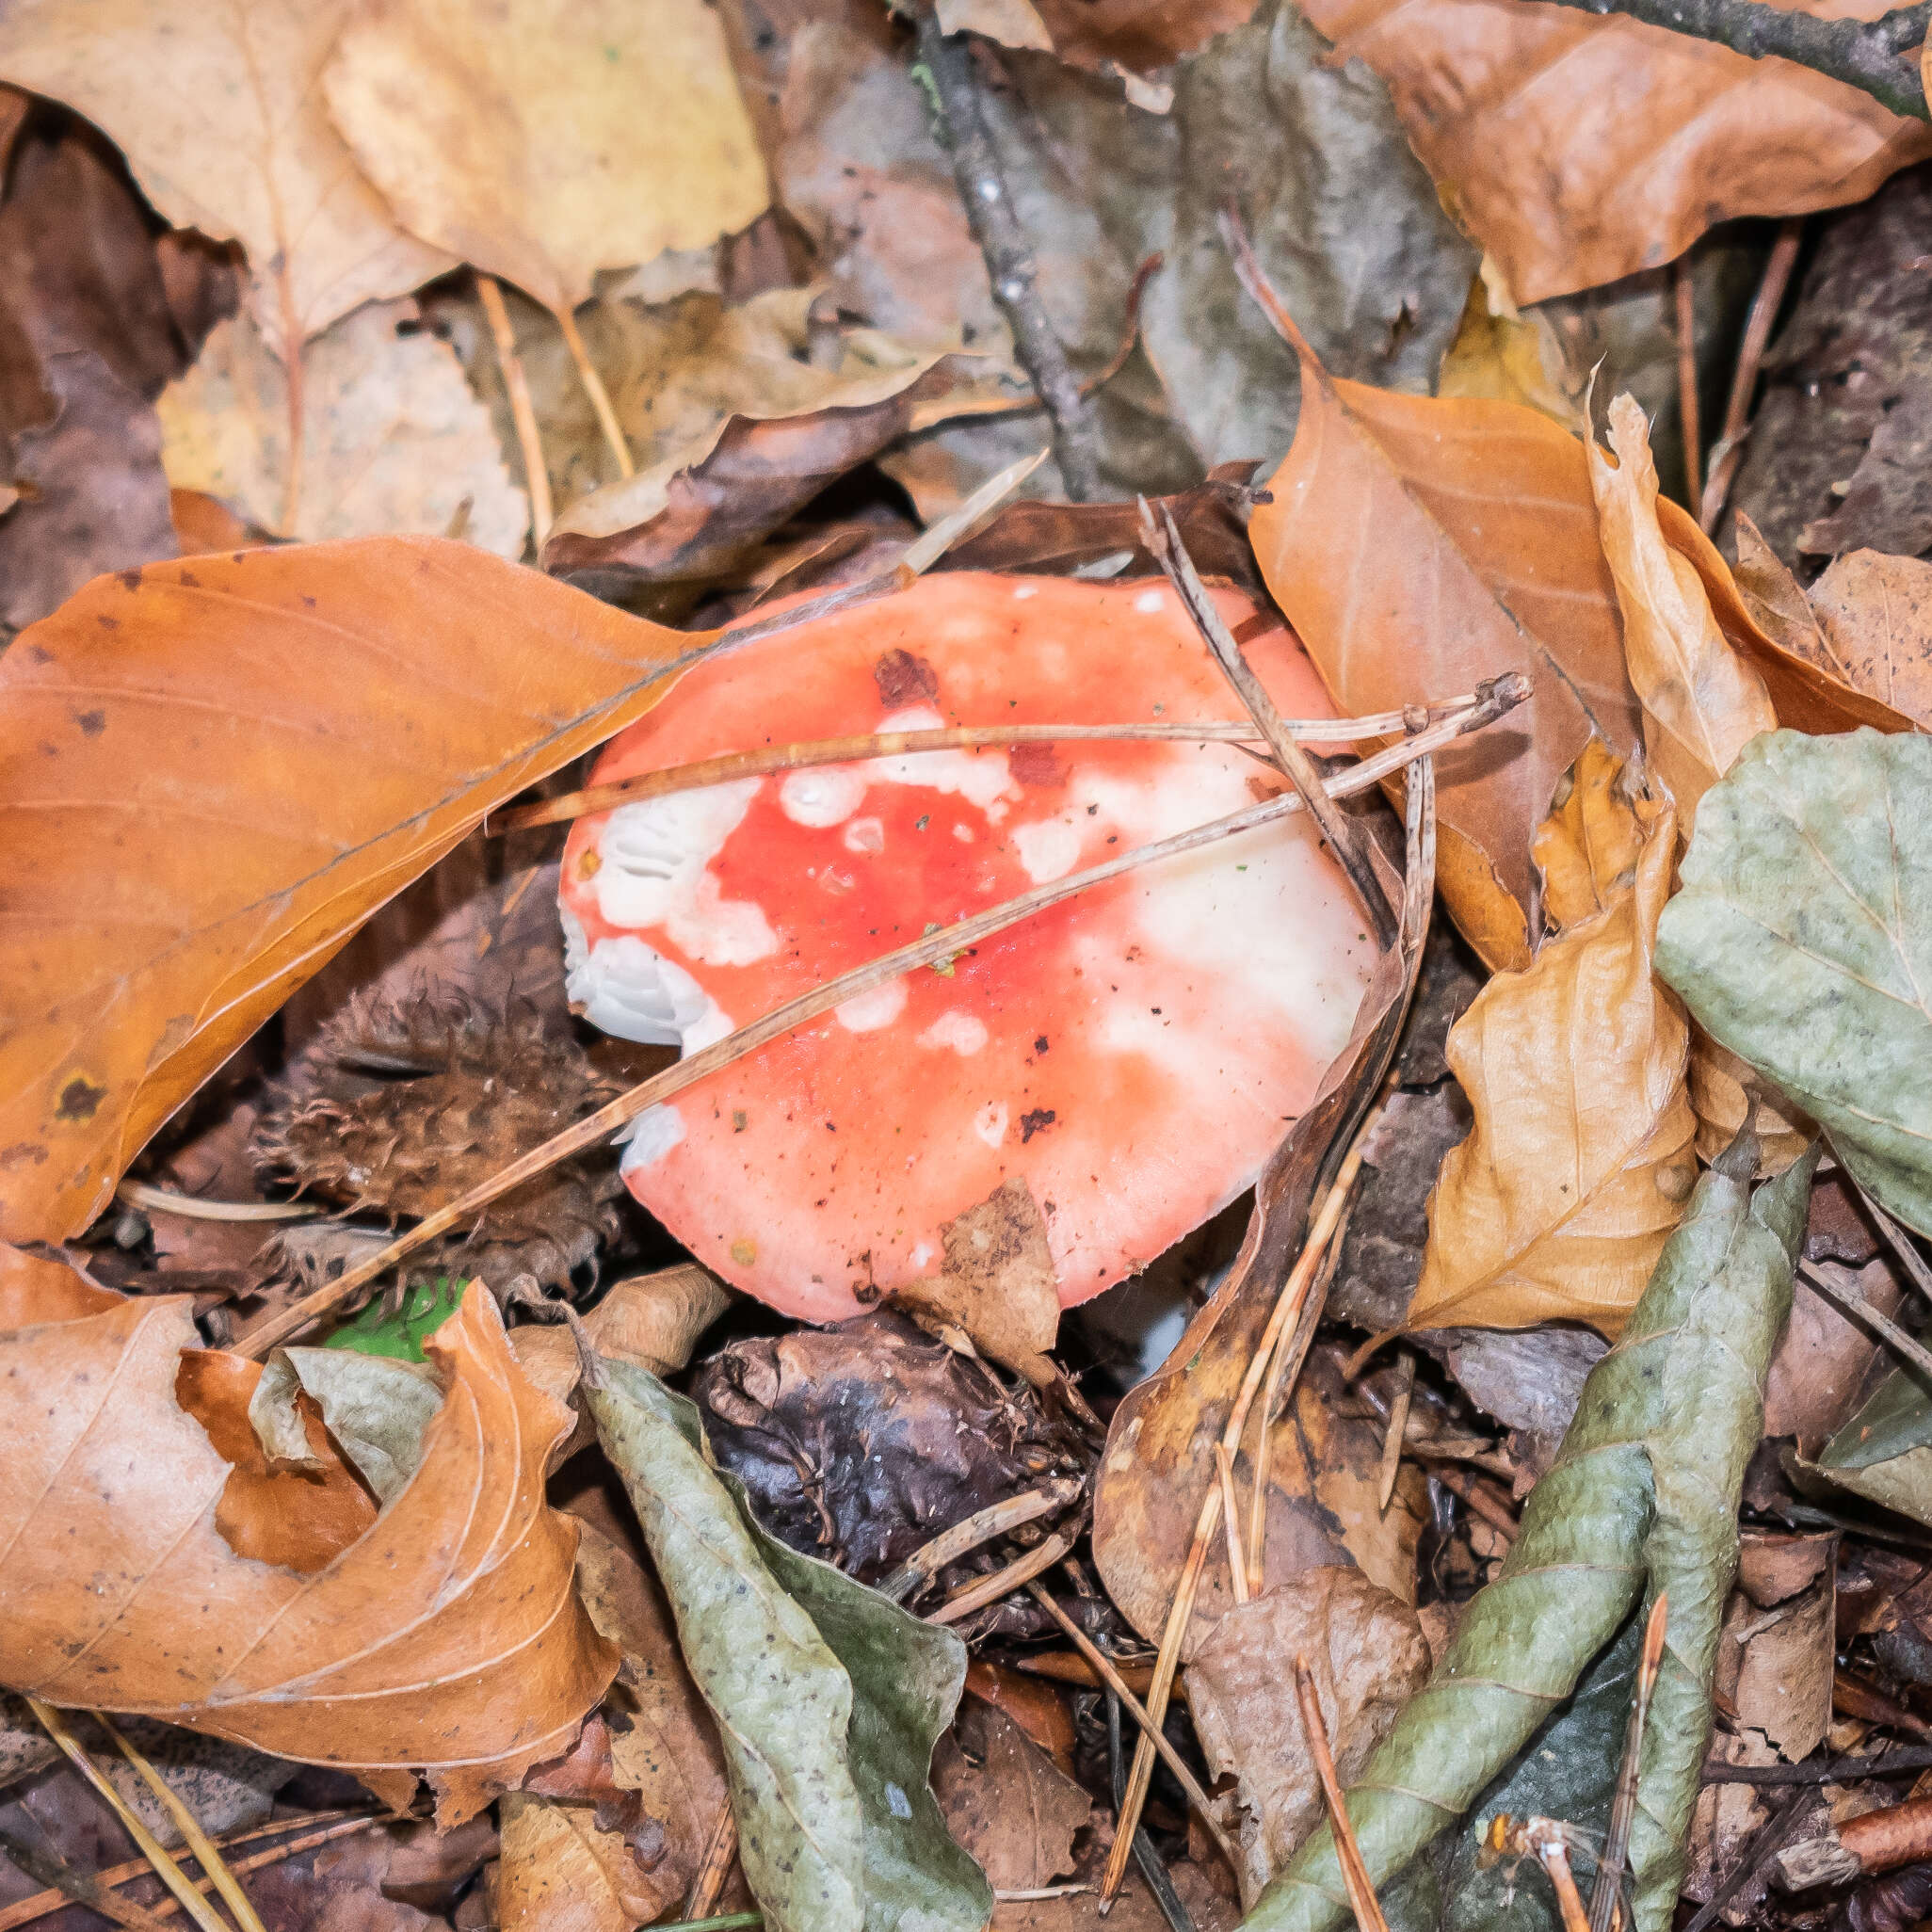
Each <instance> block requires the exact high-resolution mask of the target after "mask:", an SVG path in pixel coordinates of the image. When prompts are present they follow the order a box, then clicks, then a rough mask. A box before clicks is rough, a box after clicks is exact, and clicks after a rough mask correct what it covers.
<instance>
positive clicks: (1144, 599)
mask: <svg viewBox="0 0 1932 1932" xmlns="http://www.w3.org/2000/svg"><path fill="white" fill-rule="evenodd" d="M1166 602H1167V599H1166V598H1165V597H1164V596H1163V595H1162V594H1161V593H1160V592H1159V591H1158V590H1143V591H1142V592H1141V593H1140V595H1139V596H1138V597H1136V598H1135V600H1134V607H1135V610H1144V611H1155V610H1158V609H1160V607H1161V605H1162V604H1165V603H1166Z"/></svg>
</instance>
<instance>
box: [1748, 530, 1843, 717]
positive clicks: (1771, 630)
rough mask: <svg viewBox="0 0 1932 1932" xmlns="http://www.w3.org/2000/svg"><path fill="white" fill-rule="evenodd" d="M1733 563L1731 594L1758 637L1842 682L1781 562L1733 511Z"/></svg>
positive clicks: (1814, 618) (1800, 590) (1801, 591)
mask: <svg viewBox="0 0 1932 1932" xmlns="http://www.w3.org/2000/svg"><path fill="white" fill-rule="evenodd" d="M1731 527H1732V534H1733V536H1734V537H1735V539H1736V543H1737V561H1736V562H1735V563H1734V564H1733V565H1732V566H1731V575H1732V577H1733V578H1734V579H1735V581H1736V584H1737V594H1738V596H1739V597H1740V598H1741V599H1742V600H1743V602H1744V607H1745V609H1746V610H1747V612H1749V614H1750V617H1751V620H1752V622H1754V623H1755V624H1756V625H1757V626H1758V628H1759V629H1760V630H1761V631H1763V633H1764V635H1765V636H1767V637H1769V638H1771V639H1772V640H1773V641H1774V642H1775V643H1777V644H1778V645H1779V647H1780V648H1781V649H1783V650H1785V651H1789V652H1791V653H1792V655H1793V656H1795V657H1802V658H1805V659H1807V660H1809V661H1810V662H1811V663H1812V664H1815V665H1816V666H1817V667H1818V668H1819V669H1821V670H1826V671H1829V672H1830V673H1831V674H1832V675H1833V676H1834V677H1840V678H1843V676H1844V674H1845V671H1844V666H1843V664H1842V663H1841V662H1840V661H1839V658H1838V655H1837V653H1836V652H1834V651H1833V650H1832V648H1831V644H1830V640H1829V639H1828V638H1827V636H1826V635H1825V632H1824V630H1823V628H1822V627H1821V626H1820V624H1819V622H1818V615H1817V612H1816V611H1815V610H1813V609H1812V607H1811V599H1810V598H1808V597H1807V596H1806V595H1805V588H1804V586H1803V585H1802V584H1800V583H1799V582H1798V580H1797V579H1796V578H1795V576H1793V575H1792V573H1791V572H1790V571H1789V570H1787V569H1786V568H1785V564H1784V560H1783V558H1782V557H1780V556H1779V555H1778V553H1777V552H1776V551H1775V550H1773V549H1772V548H1771V546H1770V545H1769V544H1768V543H1767V542H1765V540H1764V537H1763V532H1762V531H1761V530H1760V529H1759V528H1758V526H1757V524H1755V523H1752V522H1751V520H1750V518H1748V517H1747V516H1746V515H1745V513H1744V512H1743V511H1742V510H1739V511H1738V512H1737V513H1736V515H1735V516H1733V517H1732V519H1731Z"/></svg>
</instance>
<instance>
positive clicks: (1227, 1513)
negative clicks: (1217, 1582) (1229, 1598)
mask: <svg viewBox="0 0 1932 1932" xmlns="http://www.w3.org/2000/svg"><path fill="white" fill-rule="evenodd" d="M1215 1467H1216V1470H1217V1471H1218V1472H1219V1473H1220V1478H1221V1528H1222V1530H1223V1532H1224V1533H1225V1534H1226V1537H1227V1541H1228V1578H1229V1581H1230V1582H1231V1583H1232V1585H1233V1586H1234V1601H1235V1602H1236V1603H1237V1604H1240V1603H1245V1602H1248V1555H1247V1553H1246V1552H1245V1551H1244V1550H1243V1549H1242V1547H1241V1505H1240V1503H1239V1502H1238V1500H1237V1499H1236V1497H1235V1494H1234V1452H1233V1451H1232V1449H1230V1448H1229V1447H1228V1445H1227V1443H1225V1442H1216V1444H1215Z"/></svg>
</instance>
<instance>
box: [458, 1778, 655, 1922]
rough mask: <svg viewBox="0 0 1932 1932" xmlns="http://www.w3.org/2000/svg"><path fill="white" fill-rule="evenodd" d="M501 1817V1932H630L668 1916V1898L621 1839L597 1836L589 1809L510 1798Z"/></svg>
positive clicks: (515, 1794) (525, 1795)
mask: <svg viewBox="0 0 1932 1932" xmlns="http://www.w3.org/2000/svg"><path fill="white" fill-rule="evenodd" d="M502 1814H503V1853H502V1858H503V1862H502V1863H501V1865H499V1866H498V1868H497V1874H496V1915H497V1924H498V1925H499V1926H500V1927H501V1928H502V1932H632V1928H633V1927H634V1926H637V1925H648V1924H650V1923H651V1922H652V1920H653V1919H655V1918H659V1917H661V1916H662V1915H663V1912H664V1910H665V1908H666V1906H667V1904H668V1902H669V1901H668V1897H667V1895H666V1894H665V1893H663V1892H661V1891H660V1889H659V1888H658V1887H656V1886H654V1885H652V1883H651V1882H650V1875H649V1874H648V1873H646V1872H644V1871H643V1870H642V1868H641V1867H640V1866H639V1864H638V1861H637V1855H636V1852H635V1851H634V1850H633V1849H632V1847H631V1845H630V1844H629V1843H627V1842H626V1840H625V1838H624V1835H623V1833H622V1832H620V1831H600V1830H599V1829H598V1828H597V1825H596V1821H595V1812H594V1810H593V1808H592V1807H591V1806H589V1805H567V1804H560V1803H558V1802H557V1801H556V1800H555V1799H554V1798H547V1797H539V1796H538V1795H536V1794H535V1793H533V1792H527V1791H512V1792H507V1793H506V1794H505V1795H504V1799H503V1804H502Z"/></svg>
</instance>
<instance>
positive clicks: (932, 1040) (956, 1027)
mask: <svg viewBox="0 0 1932 1932" xmlns="http://www.w3.org/2000/svg"><path fill="white" fill-rule="evenodd" d="M919 1044H920V1045H921V1046H923V1047H931V1048H933V1049H934V1050H935V1051H943V1050H944V1049H945V1048H947V1047H951V1048H952V1050H953V1051H954V1052H955V1053H956V1054H958V1055H962V1056H963V1055H970V1054H976V1053H977V1052H978V1051H979V1050H980V1048H981V1047H983V1046H984V1045H985V1044H986V1022H985V1021H984V1020H981V1019H980V1018H978V1017H977V1016H976V1015H975V1014H973V1013H942V1014H941V1015H940V1016H939V1018H938V1019H937V1020H935V1021H934V1022H932V1024H931V1025H930V1026H928V1027H927V1028H926V1031H925V1032H924V1033H922V1034H921V1035H920V1036H919Z"/></svg>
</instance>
